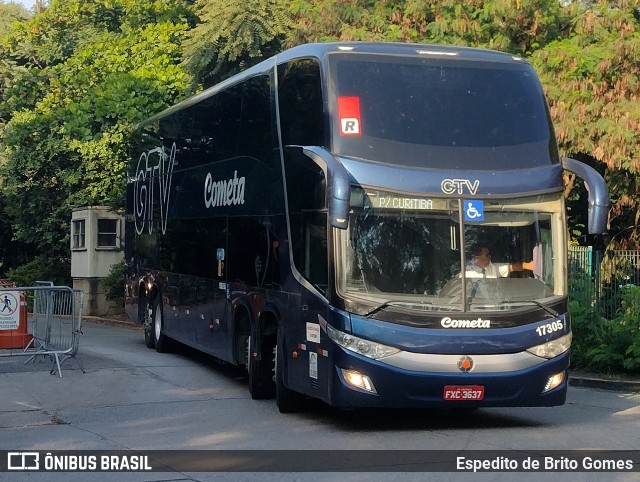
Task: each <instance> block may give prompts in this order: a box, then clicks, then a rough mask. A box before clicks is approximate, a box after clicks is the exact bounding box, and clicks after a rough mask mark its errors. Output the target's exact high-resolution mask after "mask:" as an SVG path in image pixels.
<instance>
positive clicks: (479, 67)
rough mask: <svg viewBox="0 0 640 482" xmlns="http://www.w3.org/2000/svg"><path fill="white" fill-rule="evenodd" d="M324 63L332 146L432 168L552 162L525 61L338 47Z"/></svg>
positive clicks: (546, 126)
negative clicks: (329, 82) (330, 87)
mask: <svg viewBox="0 0 640 482" xmlns="http://www.w3.org/2000/svg"><path fill="white" fill-rule="evenodd" d="M331 68H332V74H331V75H332V78H333V80H334V84H335V85H336V92H335V93H334V94H335V98H334V99H333V101H332V108H333V110H334V116H333V122H332V128H333V132H334V137H333V142H334V151H335V152H336V153H339V154H342V155H345V156H353V157H358V158H363V159H371V160H376V161H385V162H392V163H397V164H404V165H411V166H424V167H439V168H442V167H452V168H471V169H485V168H491V169H514V168H521V167H532V166H536V165H544V164H551V163H553V162H558V154H557V148H556V145H555V141H554V140H553V139H554V136H553V132H552V128H551V124H550V121H549V116H548V112H547V108H546V103H545V100H544V97H543V92H542V88H541V87H540V84H539V82H538V80H537V77H536V75H535V72H534V71H533V69H532V68H531V66H529V65H528V64H526V63H522V64H517V63H514V64H510V63H498V62H491V63H488V62H487V63H480V62H462V61H459V60H458V61H456V60H446V59H422V58H417V59H416V58H409V57H385V58H381V57H379V56H377V57H374V56H365V55H344V54H340V55H333V58H332V62H331ZM353 126H357V127H355V128H354V127H353ZM354 129H355V130H354Z"/></svg>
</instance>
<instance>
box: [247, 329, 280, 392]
mask: <svg viewBox="0 0 640 482" xmlns="http://www.w3.org/2000/svg"><path fill="white" fill-rule="evenodd" d="M256 339H257V337H256V336H249V338H248V339H247V371H248V372H249V393H250V394H251V398H253V399H254V400H260V399H264V398H272V397H273V396H274V384H273V379H272V373H273V359H272V358H271V351H272V350H270V349H268V347H266V349H265V350H262V353H263V354H266V355H267V356H262V357H261V358H262V359H261V360H256V359H255V358H254V357H253V352H254V351H256V350H255V349H254V343H255V340H256ZM264 344H265V343H264V342H263V345H264Z"/></svg>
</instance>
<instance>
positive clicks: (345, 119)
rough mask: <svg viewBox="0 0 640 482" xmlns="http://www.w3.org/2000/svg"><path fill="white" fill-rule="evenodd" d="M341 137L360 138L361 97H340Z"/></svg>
mask: <svg viewBox="0 0 640 482" xmlns="http://www.w3.org/2000/svg"><path fill="white" fill-rule="evenodd" d="M338 118H339V119H340V135H342V136H360V135H362V132H361V125H360V97H338Z"/></svg>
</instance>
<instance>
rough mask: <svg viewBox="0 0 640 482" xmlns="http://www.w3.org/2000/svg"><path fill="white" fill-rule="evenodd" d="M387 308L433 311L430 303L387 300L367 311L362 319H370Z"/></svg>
mask: <svg viewBox="0 0 640 482" xmlns="http://www.w3.org/2000/svg"><path fill="white" fill-rule="evenodd" d="M389 306H400V307H403V308H406V309H409V310H410V309H412V307H415V306H419V307H422V309H423V310H429V311H431V310H433V308H434V306H433V304H432V303H425V302H412V301H405V300H387V301H385V302H384V303H382V304H380V305H378V306H376V307H375V308H373V309H372V310H369V311H367V312H366V313H365V314H364V315H362V316H364V317H367V318H368V317H370V316H371V315H374V314H376V313H377V312H378V311H380V310H384V309H385V308H388V307H389Z"/></svg>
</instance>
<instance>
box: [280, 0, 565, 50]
mask: <svg viewBox="0 0 640 482" xmlns="http://www.w3.org/2000/svg"><path fill="white" fill-rule="evenodd" d="M291 4H292V13H293V14H294V16H295V19H296V30H295V32H294V35H293V37H292V38H291V40H290V42H291V43H301V42H309V41H329V40H368V41H372V40H380V41H401V42H432V43H445V44H454V45H472V46H479V47H488V48H493V49H498V50H503V51H507V52H513V53H518V54H526V53H527V52H530V51H532V50H533V49H535V48H538V47H539V46H541V45H544V44H546V43H548V42H550V41H551V40H554V39H556V38H557V36H558V35H560V34H561V33H562V32H563V31H564V30H566V28H567V26H568V18H566V16H565V15H564V14H563V10H562V9H561V7H560V3H559V2H558V1H557V0H518V1H513V0H493V1H485V0H468V1H464V2H460V1H459V0H384V1H377V0H322V1H310V0H293V1H292V2H291Z"/></svg>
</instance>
